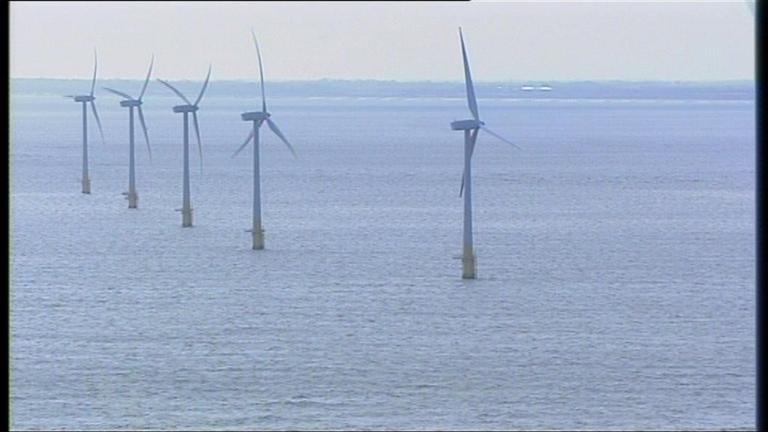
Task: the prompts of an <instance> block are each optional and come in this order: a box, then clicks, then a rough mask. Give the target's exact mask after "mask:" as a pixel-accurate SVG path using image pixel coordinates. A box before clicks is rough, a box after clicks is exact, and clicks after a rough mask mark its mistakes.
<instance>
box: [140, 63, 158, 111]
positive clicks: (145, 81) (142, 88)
mask: <svg viewBox="0 0 768 432" xmlns="http://www.w3.org/2000/svg"><path fill="white" fill-rule="evenodd" d="M154 64H155V55H154V54H152V60H150V61H149V71H148V72H147V79H146V80H144V85H143V86H141V93H139V100H141V98H143V97H144V92H145V91H147V84H149V76H150V75H152V66H153V65H154Z"/></svg>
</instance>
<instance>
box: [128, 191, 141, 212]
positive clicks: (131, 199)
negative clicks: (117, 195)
mask: <svg viewBox="0 0 768 432" xmlns="http://www.w3.org/2000/svg"><path fill="white" fill-rule="evenodd" d="M126 196H127V198H128V208H129V209H135V208H139V194H137V193H136V192H133V193H131V192H128V193H127V194H126Z"/></svg>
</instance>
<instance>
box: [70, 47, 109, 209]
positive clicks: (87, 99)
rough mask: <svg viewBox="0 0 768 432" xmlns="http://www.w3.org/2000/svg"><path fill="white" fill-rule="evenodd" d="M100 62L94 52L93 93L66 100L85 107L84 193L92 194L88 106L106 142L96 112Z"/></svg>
mask: <svg viewBox="0 0 768 432" xmlns="http://www.w3.org/2000/svg"><path fill="white" fill-rule="evenodd" d="M97 66H98V61H97V59H96V50H93V80H92V81H91V92H90V93H89V94H87V95H78V96H74V95H67V96H64V97H66V98H71V99H73V100H74V101H75V102H79V103H81V104H82V105H83V178H82V185H83V193H84V194H90V193H91V178H90V177H89V176H88V113H87V112H86V111H87V109H86V105H87V104H88V103H90V104H91V111H93V117H94V118H96V124H97V125H99V134H100V135H101V142H102V143H103V142H104V131H103V130H102V129H101V120H100V119H99V113H98V112H97V111H96V103H95V102H94V100H95V99H96V97H95V96H93V91H94V89H95V88H96V68H97Z"/></svg>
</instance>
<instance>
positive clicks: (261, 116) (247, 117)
mask: <svg viewBox="0 0 768 432" xmlns="http://www.w3.org/2000/svg"><path fill="white" fill-rule="evenodd" d="M270 116H271V114H270V113H268V112H263V111H252V112H247V113H242V114H241V115H240V117H241V118H242V119H243V120H244V121H264V120H266V119H268V118H269V117H270Z"/></svg>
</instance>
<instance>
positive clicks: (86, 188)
mask: <svg viewBox="0 0 768 432" xmlns="http://www.w3.org/2000/svg"><path fill="white" fill-rule="evenodd" d="M83 193H84V194H90V193H91V179H89V178H88V177H85V178H83Z"/></svg>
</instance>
